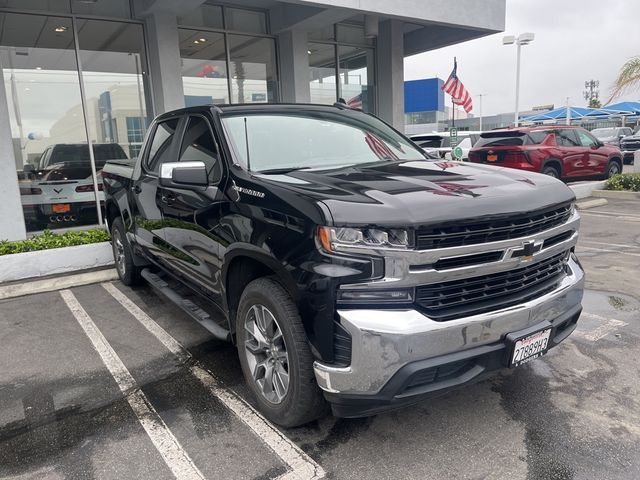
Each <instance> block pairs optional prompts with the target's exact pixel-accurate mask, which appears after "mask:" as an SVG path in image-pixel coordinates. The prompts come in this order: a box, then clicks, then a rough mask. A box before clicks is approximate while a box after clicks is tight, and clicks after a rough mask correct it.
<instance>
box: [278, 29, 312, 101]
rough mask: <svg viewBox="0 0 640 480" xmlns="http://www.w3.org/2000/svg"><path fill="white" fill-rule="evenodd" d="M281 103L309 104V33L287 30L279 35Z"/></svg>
mask: <svg viewBox="0 0 640 480" xmlns="http://www.w3.org/2000/svg"><path fill="white" fill-rule="evenodd" d="M278 54H279V60H280V62H279V63H280V78H279V79H280V96H281V98H280V101H282V102H291V103H309V102H310V101H311V95H310V92H309V88H310V87H309V46H308V44H307V32H306V31H303V30H286V31H284V32H282V33H280V34H279V35H278Z"/></svg>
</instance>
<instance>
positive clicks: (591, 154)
mask: <svg viewBox="0 0 640 480" xmlns="http://www.w3.org/2000/svg"><path fill="white" fill-rule="evenodd" d="M576 134H577V135H578V140H579V141H580V144H581V145H582V147H583V148H584V149H585V154H586V156H587V165H588V169H589V173H588V175H600V174H603V173H604V172H605V170H606V168H607V164H608V163H609V155H608V153H607V152H606V148H603V147H602V146H601V145H602V144H601V143H600V142H599V141H598V140H597V139H596V137H594V136H593V135H591V134H590V133H589V132H587V131H586V130H583V129H581V128H580V129H576Z"/></svg>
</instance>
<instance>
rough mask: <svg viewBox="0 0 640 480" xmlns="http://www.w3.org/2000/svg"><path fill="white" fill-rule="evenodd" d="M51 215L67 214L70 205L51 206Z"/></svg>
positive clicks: (58, 204)
mask: <svg viewBox="0 0 640 480" xmlns="http://www.w3.org/2000/svg"><path fill="white" fill-rule="evenodd" d="M51 211H52V212H53V213H67V212H69V211H71V205H70V204H69V203H57V204H55V205H52V206H51Z"/></svg>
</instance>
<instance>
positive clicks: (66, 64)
mask: <svg viewBox="0 0 640 480" xmlns="http://www.w3.org/2000/svg"><path fill="white" fill-rule="evenodd" d="M0 32H2V35H1V37H0V66H1V67H2V77H3V79H4V88H5V90H6V94H7V99H8V110H9V119H10V123H11V133H12V137H13V147H14V158H15V162H16V170H17V173H18V181H19V185H20V195H21V200H22V207H23V211H24V218H25V223H26V224H27V229H28V230H29V231H33V230H40V229H43V228H46V227H47V228H57V227H62V226H70V225H73V224H76V223H79V222H84V223H95V222H96V220H97V210H96V203H95V195H94V193H93V188H92V183H93V181H92V175H91V168H90V165H89V161H88V160H89V150H88V146H87V137H86V133H85V124H84V117H83V112H82V102H81V96H80V84H79V81H78V69H77V64H76V55H75V49H74V37H73V28H72V22H71V19H68V18H59V17H51V16H40V15H22V14H12V13H11V14H10V13H6V14H2V13H0ZM85 186H87V187H89V188H90V190H89V192H88V193H86V192H76V188H77V187H83V188H84V187H85Z"/></svg>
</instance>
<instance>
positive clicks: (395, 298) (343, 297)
mask: <svg viewBox="0 0 640 480" xmlns="http://www.w3.org/2000/svg"><path fill="white" fill-rule="evenodd" d="M337 300H338V304H342V305H353V304H372V303H377V304H406V303H411V302H412V301H413V289H412V288H400V289H397V290H338V299H337Z"/></svg>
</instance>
